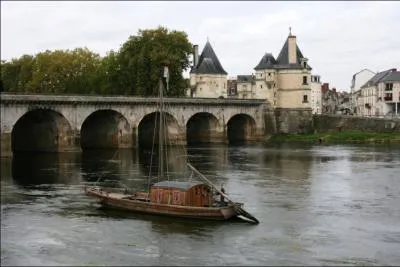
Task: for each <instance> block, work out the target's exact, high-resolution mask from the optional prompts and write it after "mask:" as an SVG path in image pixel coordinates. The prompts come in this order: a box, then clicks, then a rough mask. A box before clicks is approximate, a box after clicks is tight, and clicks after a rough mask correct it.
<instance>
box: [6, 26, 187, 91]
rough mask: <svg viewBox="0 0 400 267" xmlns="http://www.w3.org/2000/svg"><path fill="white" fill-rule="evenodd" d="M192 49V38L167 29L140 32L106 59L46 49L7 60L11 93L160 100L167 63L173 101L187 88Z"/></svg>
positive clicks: (87, 53)
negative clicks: (156, 95) (186, 77)
mask: <svg viewBox="0 0 400 267" xmlns="http://www.w3.org/2000/svg"><path fill="white" fill-rule="evenodd" d="M191 47H192V45H191V44H190V42H189V41H188V37H187V34H186V33H185V32H182V31H175V30H174V31H169V30H168V29H166V28H164V27H158V28H157V29H149V30H139V31H138V34H137V35H135V36H130V37H129V39H128V40H127V41H126V42H125V43H124V44H123V45H122V46H121V48H120V50H119V51H113V50H111V51H109V52H108V53H107V54H106V56H104V57H100V55H99V54H97V53H94V52H92V51H90V50H89V49H87V48H76V49H74V50H55V51H50V50H46V51H44V52H40V53H38V54H36V55H23V56H21V57H20V58H15V59H12V60H11V61H4V60H2V61H1V85H2V90H3V91H6V92H20V93H21V92H29V93H57V94H61V93H67V94H102V95H106V94H118V95H141V96H150V95H155V94H156V92H157V88H158V82H159V77H160V71H161V68H162V66H163V64H165V63H167V64H168V66H169V72H170V79H169V92H168V95H169V96H181V95H183V94H184V90H185V89H186V88H187V86H188V85H187V81H186V80H185V79H184V78H183V76H182V73H183V71H184V70H186V69H187V68H188V67H189V54H190V53H191Z"/></svg>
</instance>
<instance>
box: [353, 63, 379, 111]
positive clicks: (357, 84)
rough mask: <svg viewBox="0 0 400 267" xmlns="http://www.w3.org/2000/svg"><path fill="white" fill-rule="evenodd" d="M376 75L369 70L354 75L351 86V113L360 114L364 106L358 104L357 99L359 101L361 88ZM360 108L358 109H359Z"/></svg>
mask: <svg viewBox="0 0 400 267" xmlns="http://www.w3.org/2000/svg"><path fill="white" fill-rule="evenodd" d="M375 74H376V73H375V72H373V71H371V70H369V69H363V70H361V71H359V72H357V73H355V74H354V75H353V78H352V80H351V86H350V94H351V96H350V109H351V112H353V113H354V114H359V115H360V112H361V110H360V109H359V108H360V107H361V106H362V105H363V104H364V103H363V104H361V103H358V101H357V99H359V97H358V96H359V95H360V93H361V92H360V88H361V86H363V85H364V84H366V83H367V81H368V80H369V79H371V78H372V77H373V76H374V75H375ZM357 107H358V108H357Z"/></svg>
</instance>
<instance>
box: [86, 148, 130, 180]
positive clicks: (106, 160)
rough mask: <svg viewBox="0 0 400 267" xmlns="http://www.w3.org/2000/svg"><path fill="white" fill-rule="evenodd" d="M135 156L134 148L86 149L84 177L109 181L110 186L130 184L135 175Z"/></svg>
mask: <svg viewBox="0 0 400 267" xmlns="http://www.w3.org/2000/svg"><path fill="white" fill-rule="evenodd" d="M135 156H136V154H135V152H134V151H132V149H84V150H83V151H82V161H81V162H82V176H83V179H84V180H85V181H87V182H96V181H99V182H100V183H107V185H108V186H110V187H114V186H121V183H122V184H123V185H125V186H129V183H130V181H131V180H132V178H133V177H134V176H135V169H134V164H135V161H136V157H135ZM99 178H100V180H99Z"/></svg>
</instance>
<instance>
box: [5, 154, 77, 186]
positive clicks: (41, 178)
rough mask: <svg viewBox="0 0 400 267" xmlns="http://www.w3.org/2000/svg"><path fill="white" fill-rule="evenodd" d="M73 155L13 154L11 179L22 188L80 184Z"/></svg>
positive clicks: (74, 155)
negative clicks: (42, 185) (41, 185)
mask: <svg viewBox="0 0 400 267" xmlns="http://www.w3.org/2000/svg"><path fill="white" fill-rule="evenodd" d="M76 161H77V159H76V154H74V153H33V152H15V153H14V155H13V157H12V167H11V170H12V178H13V180H14V182H15V183H17V184H19V185H22V186H29V185H40V184H60V183H61V184H77V183H80V180H81V179H80V175H79V169H77V166H76V165H75V162H76Z"/></svg>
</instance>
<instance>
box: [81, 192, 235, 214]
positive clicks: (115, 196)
mask: <svg viewBox="0 0 400 267" xmlns="http://www.w3.org/2000/svg"><path fill="white" fill-rule="evenodd" d="M85 193H86V195H88V196H90V197H93V198H95V199H97V201H98V203H99V204H101V205H102V206H105V207H110V208H114V209H119V210H125V211H130V212H134V213H144V214H153V215H164V216H172V217H178V218H188V219H201V220H228V219H231V218H233V217H236V216H237V213H236V210H235V207H234V206H233V205H227V206H222V207H192V206H179V205H168V204H159V203H153V202H150V201H144V200H137V199H134V198H133V199H129V196H130V195H124V194H121V193H111V192H107V191H102V190H101V189H99V188H89V189H85Z"/></svg>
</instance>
